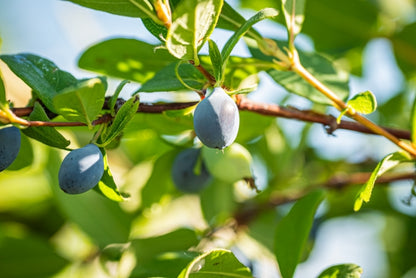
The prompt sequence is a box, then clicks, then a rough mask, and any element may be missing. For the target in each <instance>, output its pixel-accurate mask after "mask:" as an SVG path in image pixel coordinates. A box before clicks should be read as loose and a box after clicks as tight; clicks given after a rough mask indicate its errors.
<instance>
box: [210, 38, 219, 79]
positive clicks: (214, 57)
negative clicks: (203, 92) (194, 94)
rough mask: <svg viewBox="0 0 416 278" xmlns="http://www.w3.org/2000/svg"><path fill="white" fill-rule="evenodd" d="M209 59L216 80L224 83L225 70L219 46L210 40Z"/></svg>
mask: <svg viewBox="0 0 416 278" xmlns="http://www.w3.org/2000/svg"><path fill="white" fill-rule="evenodd" d="M208 47H209V48H208V50H209V58H210V59H211V65H212V69H213V71H214V77H215V80H217V83H218V82H222V79H223V70H222V68H223V67H222V64H223V61H222V57H221V53H220V50H219V49H218V46H217V44H216V43H215V42H214V41H213V40H208Z"/></svg>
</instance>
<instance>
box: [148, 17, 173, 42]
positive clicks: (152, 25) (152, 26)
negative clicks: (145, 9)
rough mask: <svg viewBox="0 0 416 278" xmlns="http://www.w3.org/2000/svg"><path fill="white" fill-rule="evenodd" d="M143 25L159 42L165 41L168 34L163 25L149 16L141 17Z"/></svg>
mask: <svg viewBox="0 0 416 278" xmlns="http://www.w3.org/2000/svg"><path fill="white" fill-rule="evenodd" d="M142 22H143V25H144V27H146V29H147V31H149V32H150V33H151V34H152V35H153V36H155V38H157V39H158V40H160V42H163V43H164V42H165V41H166V36H167V35H168V28H166V26H164V25H159V24H157V23H156V22H154V21H153V20H151V19H150V18H142Z"/></svg>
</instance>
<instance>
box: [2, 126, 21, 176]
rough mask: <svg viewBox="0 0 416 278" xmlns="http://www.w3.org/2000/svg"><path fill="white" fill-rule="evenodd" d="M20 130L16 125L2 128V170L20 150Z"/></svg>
mask: <svg viewBox="0 0 416 278" xmlns="http://www.w3.org/2000/svg"><path fill="white" fill-rule="evenodd" d="M20 141H21V137H20V130H19V129H18V128H17V127H15V126H11V127H6V128H2V129H0V172H1V171H3V170H4V169H6V168H7V167H9V166H10V164H12V163H13V161H14V160H15V159H16V157H17V154H18V153H19V150H20Z"/></svg>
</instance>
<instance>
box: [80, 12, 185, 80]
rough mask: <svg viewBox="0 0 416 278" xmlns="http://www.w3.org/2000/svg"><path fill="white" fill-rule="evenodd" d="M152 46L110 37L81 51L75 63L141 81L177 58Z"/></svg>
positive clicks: (137, 41) (85, 67) (99, 71)
mask: <svg viewBox="0 0 416 278" xmlns="http://www.w3.org/2000/svg"><path fill="white" fill-rule="evenodd" d="M149 20H150V19H149ZM156 47H157V45H152V44H148V43H145V42H142V41H139V40H135V39H126V38H115V39H110V40H106V41H102V42H100V43H98V44H95V45H93V46H91V47H90V48H88V49H87V50H86V51H84V53H83V54H82V55H81V57H80V59H79V61H78V65H79V67H80V68H83V69H86V70H91V71H94V72H98V73H101V74H105V75H110V76H114V77H118V78H122V79H128V80H133V81H136V82H139V83H144V82H146V81H147V80H149V79H150V78H152V77H153V76H154V75H155V73H156V72H158V71H159V70H161V69H163V68H164V67H166V66H167V65H169V64H170V63H172V62H173V61H175V60H177V59H176V58H175V57H173V56H172V55H170V54H169V52H168V51H166V49H156Z"/></svg>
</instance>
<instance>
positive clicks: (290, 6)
mask: <svg viewBox="0 0 416 278" xmlns="http://www.w3.org/2000/svg"><path fill="white" fill-rule="evenodd" d="M281 2H282V4H281V5H282V11H283V14H284V18H285V26H286V28H287V32H288V34H290V37H292V36H293V39H294V38H295V37H296V35H298V34H299V33H300V30H301V29H302V24H303V20H304V19H305V16H304V9H305V2H306V0H281Z"/></svg>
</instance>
